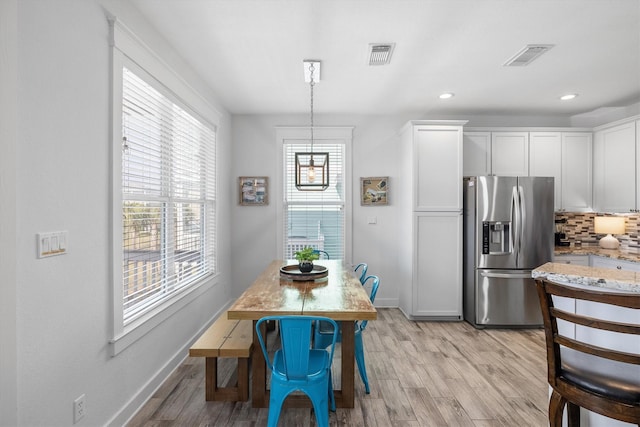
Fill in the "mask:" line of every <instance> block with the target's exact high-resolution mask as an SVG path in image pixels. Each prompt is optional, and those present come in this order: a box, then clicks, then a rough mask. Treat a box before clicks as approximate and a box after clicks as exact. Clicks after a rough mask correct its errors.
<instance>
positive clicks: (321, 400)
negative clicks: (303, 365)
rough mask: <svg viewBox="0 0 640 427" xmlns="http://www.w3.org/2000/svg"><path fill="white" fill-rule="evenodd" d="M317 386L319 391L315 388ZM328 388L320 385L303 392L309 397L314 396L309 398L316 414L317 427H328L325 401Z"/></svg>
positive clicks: (326, 403) (327, 411)
mask: <svg viewBox="0 0 640 427" xmlns="http://www.w3.org/2000/svg"><path fill="white" fill-rule="evenodd" d="M318 386H320V387H321V389H318V388H316V387H318ZM329 387H330V384H326V383H320V384H317V385H314V386H312V387H311V388H310V389H307V390H306V391H305V392H306V393H307V395H308V396H309V397H311V396H314V397H311V403H312V404H313V411H314V412H315V413H316V420H317V422H318V427H329V408H328V406H329V401H328V399H327V397H328V396H327V389H328V388H329ZM316 397H317V398H316Z"/></svg>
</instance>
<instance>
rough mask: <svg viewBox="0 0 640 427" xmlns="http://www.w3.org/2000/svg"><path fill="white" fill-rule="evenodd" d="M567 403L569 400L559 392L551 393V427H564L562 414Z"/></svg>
mask: <svg viewBox="0 0 640 427" xmlns="http://www.w3.org/2000/svg"><path fill="white" fill-rule="evenodd" d="M566 403H567V399H565V398H564V397H562V395H561V394H560V393H558V392H557V391H555V390H554V391H553V392H552V393H551V398H550V399H549V427H562V413H563V412H564V407H565V405H566Z"/></svg>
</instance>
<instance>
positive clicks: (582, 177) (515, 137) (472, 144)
mask: <svg viewBox="0 0 640 427" xmlns="http://www.w3.org/2000/svg"><path fill="white" fill-rule="evenodd" d="M463 145H464V171H463V172H464V175H465V176H479V175H501V176H552V177H554V185H555V210H556V211H571V212H585V211H586V212H588V211H591V210H592V207H593V198H592V194H593V178H592V177H593V174H592V171H593V168H592V158H593V134H592V132H590V131H588V130H584V131H582V130H580V131H575V132H574V131H564V130H562V129H559V130H550V131H536V130H534V129H531V130H528V129H523V128H517V129H513V130H510V129H508V128H501V129H496V130H495V131H493V130H484V129H483V130H475V131H466V130H465V132H464V144H463Z"/></svg>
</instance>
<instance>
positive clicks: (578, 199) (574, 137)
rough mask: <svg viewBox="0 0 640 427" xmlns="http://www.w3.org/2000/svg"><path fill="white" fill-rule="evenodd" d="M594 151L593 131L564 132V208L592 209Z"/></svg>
mask: <svg viewBox="0 0 640 427" xmlns="http://www.w3.org/2000/svg"><path fill="white" fill-rule="evenodd" d="M592 153H593V136H592V134H591V133H587V132H563V133H562V180H561V183H562V190H561V194H562V201H561V208H562V210H565V211H571V212H587V211H591V210H592V207H593V203H592V201H593V199H592V197H591V196H592V192H593V186H592V178H591V177H592V174H591V171H592V160H591V159H592Z"/></svg>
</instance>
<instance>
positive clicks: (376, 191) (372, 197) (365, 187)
mask: <svg viewBox="0 0 640 427" xmlns="http://www.w3.org/2000/svg"><path fill="white" fill-rule="evenodd" d="M388 193H389V177H388V176H382V177H368V178H360V204H361V205H362V206H378V205H387V204H389V198H388V196H389V194H388Z"/></svg>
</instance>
